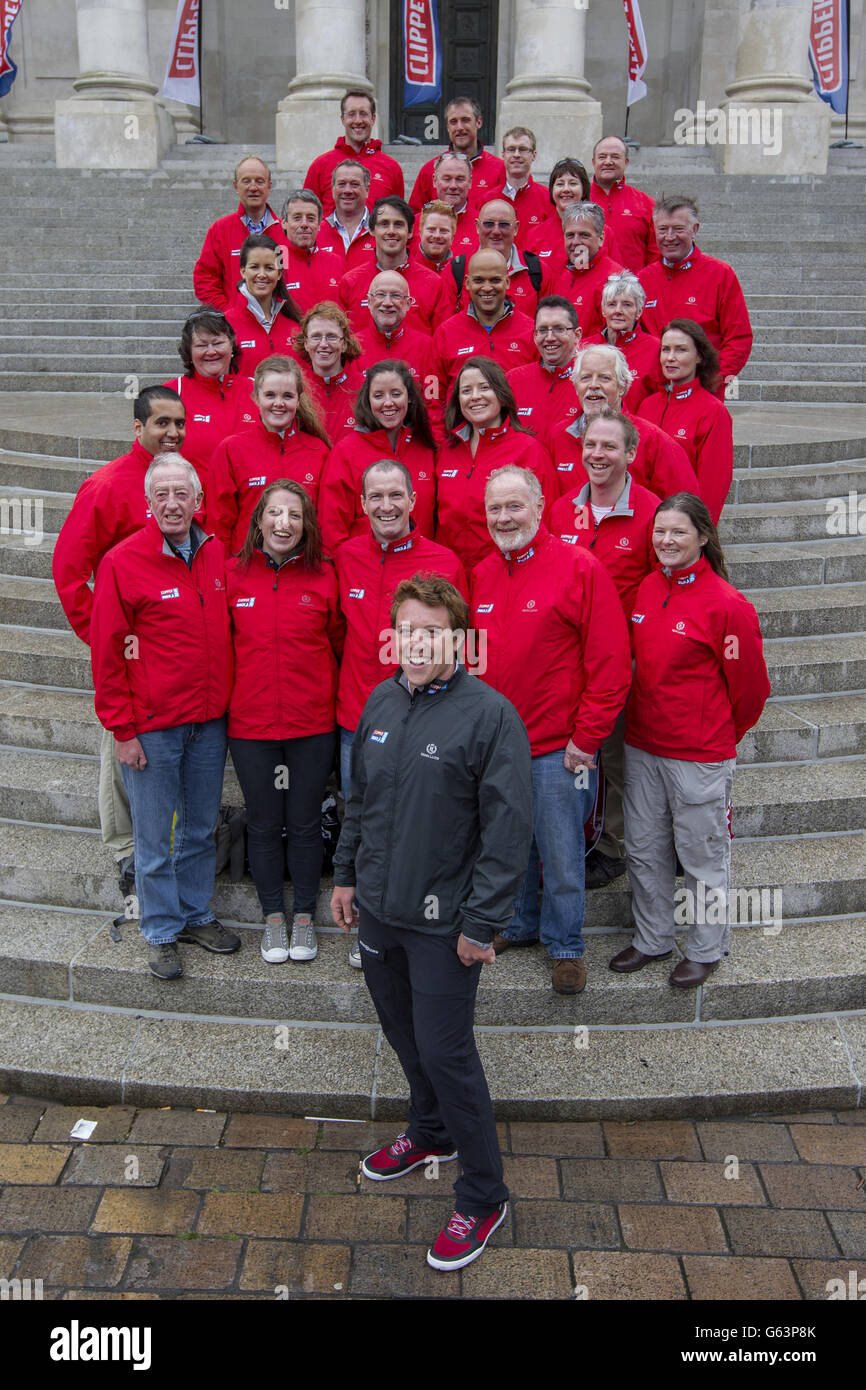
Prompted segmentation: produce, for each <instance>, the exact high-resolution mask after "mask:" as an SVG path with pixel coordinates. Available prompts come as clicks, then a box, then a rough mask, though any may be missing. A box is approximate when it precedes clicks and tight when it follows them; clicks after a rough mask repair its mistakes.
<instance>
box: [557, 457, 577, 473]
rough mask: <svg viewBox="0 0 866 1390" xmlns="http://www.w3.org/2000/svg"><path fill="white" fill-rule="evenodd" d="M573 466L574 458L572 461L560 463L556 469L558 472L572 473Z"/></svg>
mask: <svg viewBox="0 0 866 1390" xmlns="http://www.w3.org/2000/svg"><path fill="white" fill-rule="evenodd" d="M573 467H574V461H573V460H572V462H571V463H558V464H557V465H556V471H557V473H570V472H571V470H572V468H573Z"/></svg>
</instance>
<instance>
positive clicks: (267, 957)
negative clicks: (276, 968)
mask: <svg viewBox="0 0 866 1390" xmlns="http://www.w3.org/2000/svg"><path fill="white" fill-rule="evenodd" d="M288 959H289V953H288V951H287V950H286V949H285V947H284V946H276V947H275V948H274V949H273V950H272V951H262V960H264V961H267V963H268V965H285V963H286V961H287V960H288Z"/></svg>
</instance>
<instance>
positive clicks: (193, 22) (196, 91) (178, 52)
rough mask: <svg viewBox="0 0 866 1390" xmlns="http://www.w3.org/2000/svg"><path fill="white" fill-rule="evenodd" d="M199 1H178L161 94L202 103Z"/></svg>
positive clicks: (174, 99)
mask: <svg viewBox="0 0 866 1390" xmlns="http://www.w3.org/2000/svg"><path fill="white" fill-rule="evenodd" d="M200 4H201V0H178V6H177V19H176V20H175V25H174V38H173V39H172V41H171V51H170V53H169V55H168V66H167V67H166V70H165V81H164V82H163V84H162V91H161V92H160V96H163V97H169V98H170V100H171V101H185V102H186V104H187V105H188V106H201V83H200V81H199V63H198V25H199V7H200Z"/></svg>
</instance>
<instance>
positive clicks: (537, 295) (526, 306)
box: [451, 247, 551, 324]
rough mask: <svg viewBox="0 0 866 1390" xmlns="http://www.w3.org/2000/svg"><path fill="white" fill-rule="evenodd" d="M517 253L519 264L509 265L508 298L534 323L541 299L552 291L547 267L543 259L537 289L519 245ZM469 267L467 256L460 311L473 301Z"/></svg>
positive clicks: (458, 309)
mask: <svg viewBox="0 0 866 1390" xmlns="http://www.w3.org/2000/svg"><path fill="white" fill-rule="evenodd" d="M515 253H516V260H517V265H516V266H514V265H509V267H508V298H509V299H510V300H511V302H512V304H513V305H514V307H515V309H518V310H519V311H520V313H521V314H526V316H527V318H530V319H532V321H533V324H534V322H535V310H536V309H537V308H538V301H539V299H543V297H544V296H545V295H546V294H550V293H551V289H550V285H549V284H548V273H547V267H546V266H545V264H544V262H543V261H542V262H541V263H540V269H541V285H540V288H539V289H538V290H536V288H535V286H534V285H533V283H532V280H531V279H530V275H529V269H528V267H527V264H526V260H525V257H523V256H521V253H520V249H519V248H518V247H515ZM468 267H469V257H468V256H467V257H466V258H465V259H464V262H463V284H462V288H461V291H460V299H459V301H458V306H457V311H458V313H459V312H460V310H466V309H468V308H469V305H470V303H471V300H470V298H469V284H468V277H467V274H466V272H467V270H468ZM451 278H452V280H453V279H454V275H453V272H452V276H451ZM455 289H456V282H455Z"/></svg>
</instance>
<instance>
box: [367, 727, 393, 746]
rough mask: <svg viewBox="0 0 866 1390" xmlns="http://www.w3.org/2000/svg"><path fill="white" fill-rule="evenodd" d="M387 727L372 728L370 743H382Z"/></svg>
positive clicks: (387, 732)
mask: <svg viewBox="0 0 866 1390" xmlns="http://www.w3.org/2000/svg"><path fill="white" fill-rule="evenodd" d="M389 732H390V731H389V730H388V729H374V730H373V732H372V733H371V735H370V742H371V743H384V742H385V739H386V738H387V737H388V734H389Z"/></svg>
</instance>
